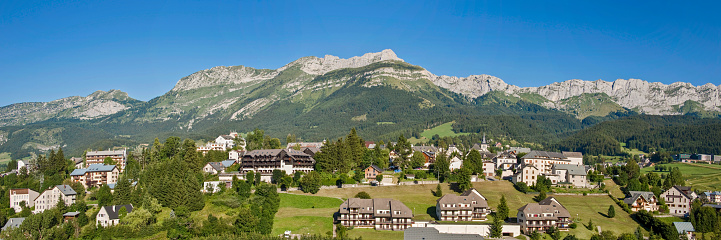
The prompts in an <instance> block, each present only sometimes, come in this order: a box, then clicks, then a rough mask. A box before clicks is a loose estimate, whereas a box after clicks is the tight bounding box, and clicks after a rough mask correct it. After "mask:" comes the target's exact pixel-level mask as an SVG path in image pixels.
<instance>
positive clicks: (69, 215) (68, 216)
mask: <svg viewBox="0 0 721 240" xmlns="http://www.w3.org/2000/svg"><path fill="white" fill-rule="evenodd" d="M80 214H84V213H80V212H66V213H65V214H63V221H64V222H69V221H70V220H73V219H76V218H78V216H80Z"/></svg>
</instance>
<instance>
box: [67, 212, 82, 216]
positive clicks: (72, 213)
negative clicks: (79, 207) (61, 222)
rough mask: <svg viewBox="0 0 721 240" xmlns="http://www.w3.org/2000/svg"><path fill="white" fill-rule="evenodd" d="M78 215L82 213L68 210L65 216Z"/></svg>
mask: <svg viewBox="0 0 721 240" xmlns="http://www.w3.org/2000/svg"><path fill="white" fill-rule="evenodd" d="M78 215H80V212H66V213H65V214H63V217H77V216H78Z"/></svg>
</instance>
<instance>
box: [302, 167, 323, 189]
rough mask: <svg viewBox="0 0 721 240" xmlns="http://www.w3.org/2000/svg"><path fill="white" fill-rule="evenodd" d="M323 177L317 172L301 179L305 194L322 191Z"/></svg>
mask: <svg viewBox="0 0 721 240" xmlns="http://www.w3.org/2000/svg"><path fill="white" fill-rule="evenodd" d="M320 185H321V177H320V174H318V172H316V171H312V172H310V173H308V175H305V177H303V178H302V179H300V188H301V190H302V191H303V192H304V193H312V194H316V193H318V191H319V190H320Z"/></svg>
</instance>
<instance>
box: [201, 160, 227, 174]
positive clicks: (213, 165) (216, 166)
mask: <svg viewBox="0 0 721 240" xmlns="http://www.w3.org/2000/svg"><path fill="white" fill-rule="evenodd" d="M203 172H205V173H208V174H218V173H223V172H225V167H223V164H222V163H220V162H208V163H206V164H205V166H204V167H203Z"/></svg>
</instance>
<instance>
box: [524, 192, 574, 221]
mask: <svg viewBox="0 0 721 240" xmlns="http://www.w3.org/2000/svg"><path fill="white" fill-rule="evenodd" d="M518 211H519V212H523V213H524V214H529V213H532V214H539V216H538V217H526V218H527V219H529V220H546V219H549V220H550V219H557V218H559V217H571V214H570V213H569V212H568V210H566V207H564V206H563V205H562V204H561V203H560V202H558V200H556V198H554V197H547V198H546V199H543V200H541V201H540V202H538V203H529V204H526V205H525V206H523V207H521V208H519V209H518ZM556 211H558V212H556ZM542 213H553V215H554V216H553V217H544V216H543V214H542Z"/></svg>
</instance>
